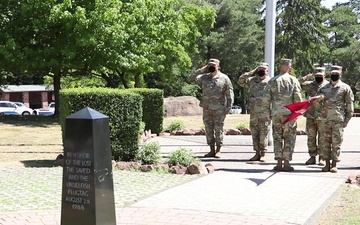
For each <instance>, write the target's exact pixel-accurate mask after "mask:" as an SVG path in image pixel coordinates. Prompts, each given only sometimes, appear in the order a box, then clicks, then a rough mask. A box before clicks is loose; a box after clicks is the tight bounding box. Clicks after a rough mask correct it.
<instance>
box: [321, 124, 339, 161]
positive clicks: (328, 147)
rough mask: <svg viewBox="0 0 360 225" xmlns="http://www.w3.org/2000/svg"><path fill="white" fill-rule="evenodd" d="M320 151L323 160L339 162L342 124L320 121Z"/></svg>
mask: <svg viewBox="0 0 360 225" xmlns="http://www.w3.org/2000/svg"><path fill="white" fill-rule="evenodd" d="M319 131H320V134H321V135H320V145H319V146H320V151H321V156H322V157H324V159H325V160H336V161H340V160H339V156H340V151H341V144H342V142H343V134H344V122H342V121H331V120H320V121H319Z"/></svg>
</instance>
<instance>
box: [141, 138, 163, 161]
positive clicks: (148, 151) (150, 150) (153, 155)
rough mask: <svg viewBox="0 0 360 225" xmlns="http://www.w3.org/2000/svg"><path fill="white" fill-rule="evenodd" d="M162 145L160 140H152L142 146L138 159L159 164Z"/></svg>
mask: <svg viewBox="0 0 360 225" xmlns="http://www.w3.org/2000/svg"><path fill="white" fill-rule="evenodd" d="M161 159H162V157H161V152H160V145H159V143H158V142H150V143H147V144H145V145H143V146H141V147H140V150H139V152H138V154H137V156H136V160H138V161H141V164H158V163H160V162H161Z"/></svg>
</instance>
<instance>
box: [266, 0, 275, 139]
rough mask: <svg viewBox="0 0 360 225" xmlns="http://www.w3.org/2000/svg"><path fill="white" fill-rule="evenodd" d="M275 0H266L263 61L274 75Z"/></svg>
mask: <svg viewBox="0 0 360 225" xmlns="http://www.w3.org/2000/svg"><path fill="white" fill-rule="evenodd" d="M275 23H276V0H266V17H265V62H267V63H268V64H269V76H270V77H273V76H274V71H275V70H274V66H275ZM268 142H269V145H273V137H272V127H270V130H269V133H268Z"/></svg>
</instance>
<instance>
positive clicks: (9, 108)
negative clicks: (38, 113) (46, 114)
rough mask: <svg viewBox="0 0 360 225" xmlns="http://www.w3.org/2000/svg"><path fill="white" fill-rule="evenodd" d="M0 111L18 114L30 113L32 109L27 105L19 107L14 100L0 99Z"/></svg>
mask: <svg viewBox="0 0 360 225" xmlns="http://www.w3.org/2000/svg"><path fill="white" fill-rule="evenodd" d="M0 112H4V113H5V112H7V113H9V112H16V113H18V114H19V115H31V114H32V112H33V111H32V110H31V111H30V110H29V108H27V107H26V108H23V107H19V106H17V105H16V104H15V103H14V102H10V101H0Z"/></svg>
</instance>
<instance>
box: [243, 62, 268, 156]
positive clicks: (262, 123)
mask: <svg viewBox="0 0 360 225" xmlns="http://www.w3.org/2000/svg"><path fill="white" fill-rule="evenodd" d="M269 80H270V78H269V76H268V64H267V63H262V64H260V65H259V66H258V67H257V68H255V69H253V70H252V71H250V72H247V73H244V74H243V75H241V76H240V77H239V79H238V84H239V85H240V86H241V87H244V88H249V90H250V97H249V101H248V102H249V108H250V130H251V135H252V140H253V148H254V151H255V155H254V156H253V157H252V158H251V159H250V161H260V162H265V152H266V150H267V146H268V138H267V135H268V133H269V130H270V122H271V120H270V115H269V114H268V112H269V111H266V110H264V108H265V109H268V108H269V105H268V104H269V102H268V101H263V97H264V90H265V87H266V85H267V83H268V82H269Z"/></svg>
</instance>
